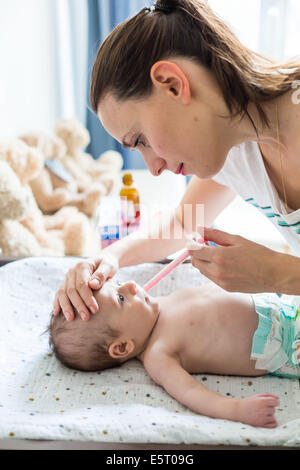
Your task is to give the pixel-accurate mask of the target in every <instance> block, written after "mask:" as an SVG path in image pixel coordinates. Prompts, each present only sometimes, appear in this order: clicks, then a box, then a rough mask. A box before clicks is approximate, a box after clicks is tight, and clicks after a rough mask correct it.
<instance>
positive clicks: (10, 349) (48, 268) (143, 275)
mask: <svg viewBox="0 0 300 470" xmlns="http://www.w3.org/2000/svg"><path fill="white" fill-rule="evenodd" d="M76 261H77V260H76V259H74V258H73V259H64V258H30V259H26V260H21V261H17V262H15V263H12V264H9V265H6V266H5V267H3V268H1V269H0V292H1V309H0V325H1V326H0V328H1V332H0V438H2V439H7V438H11V439H46V440H74V441H96V442H103V443H112V442H115V443H162V444H182V443H184V444H203V445H218V444H225V445H243V446H244V445H260V446H275V445H276V446H280V445H285V446H300V404H299V402H300V393H299V382H298V380H296V379H293V380H292V379H281V378H277V377H259V378H245V377H243V378H239V377H223V376H206V375H205V376H203V375H196V376H195V377H196V378H197V379H198V380H199V381H204V382H205V385H206V386H208V387H210V388H211V389H213V390H216V391H219V392H221V393H223V394H225V395H226V394H230V395H231V396H236V397H243V396H245V397H246V396H249V395H252V394H254V393H263V392H269V393H274V394H277V395H279V397H280V406H279V408H278V409H277V412H276V416H277V419H278V422H279V426H278V427H277V428H276V429H272V430H270V429H262V428H254V427H251V426H247V425H244V424H240V423H234V422H230V421H226V420H217V419H211V418H207V417H205V416H201V415H197V414H196V413H194V412H192V411H190V410H189V409H187V408H186V407H184V406H182V405H181V404H180V403H178V402H177V401H176V400H174V399H173V398H172V397H171V396H169V395H168V394H167V393H166V392H165V391H164V390H163V389H162V388H161V387H159V386H158V385H156V384H155V383H154V382H153V381H152V380H151V379H150V378H149V376H148V375H147V373H146V372H145V370H144V368H143V366H142V364H141V363H140V362H139V361H137V360H132V361H129V362H127V363H125V364H124V365H123V366H122V367H120V368H116V369H111V370H105V371H103V372H98V373H97V372H96V373H84V372H76V371H73V370H70V369H67V368H65V367H64V366H62V365H60V364H59V363H58V361H57V360H56V359H55V357H52V355H51V354H49V348H48V337H47V335H45V334H44V335H43V334H42V333H43V332H44V330H45V329H46V327H47V325H48V322H49V319H50V311H51V308H52V301H53V297H54V293H55V292H56V290H57V288H58V286H59V285H60V283H61V281H62V280H63V278H64V275H65V272H66V271H67V270H68V269H69V268H70V267H71V266H73V265H74V264H75V263H76ZM160 269H161V265H158V264H152V263H151V264H143V265H140V266H137V267H129V268H122V269H121V270H120V271H119V273H118V275H117V276H116V277H117V278H118V279H120V280H126V279H134V280H135V281H137V282H138V283H140V284H141V285H143V283H145V282H146V281H147V280H149V279H150V278H151V277H152V276H153V275H154V274H155V273H157V272H158V271H159V270H160ZM201 282H205V279H204V278H203V277H202V276H201V275H200V274H199V271H197V270H196V269H195V268H193V266H192V265H191V264H184V265H181V266H179V267H178V268H176V270H175V271H174V272H173V273H171V274H170V275H169V276H168V277H166V278H165V279H164V280H163V281H162V282H161V283H160V284H159V285H157V286H156V287H155V288H154V289H153V291H152V294H153V295H160V294H168V293H169V292H171V291H174V290H176V289H180V288H183V287H190V286H192V285H197V284H199V283H201Z"/></svg>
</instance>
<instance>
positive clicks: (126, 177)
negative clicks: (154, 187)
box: [123, 173, 133, 186]
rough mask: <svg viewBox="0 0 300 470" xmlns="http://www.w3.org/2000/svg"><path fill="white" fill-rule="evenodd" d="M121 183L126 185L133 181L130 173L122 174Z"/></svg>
mask: <svg viewBox="0 0 300 470" xmlns="http://www.w3.org/2000/svg"><path fill="white" fill-rule="evenodd" d="M123 183H124V184H126V186H130V185H131V184H132V183H133V179H132V175H131V174H130V173H126V175H124V176H123Z"/></svg>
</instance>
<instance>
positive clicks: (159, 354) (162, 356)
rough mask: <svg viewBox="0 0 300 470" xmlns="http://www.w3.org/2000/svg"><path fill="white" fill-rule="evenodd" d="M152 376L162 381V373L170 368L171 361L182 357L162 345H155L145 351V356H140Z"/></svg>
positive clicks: (158, 381) (157, 380)
mask: <svg viewBox="0 0 300 470" xmlns="http://www.w3.org/2000/svg"><path fill="white" fill-rule="evenodd" d="M140 359H141V361H142V363H143V365H144V367H145V369H146V371H147V372H148V374H149V375H150V377H151V378H152V379H153V380H154V381H155V382H157V383H160V382H161V375H162V374H165V373H166V372H167V370H168V365H169V364H170V362H172V361H174V359H175V360H176V361H178V363H180V359H179V356H178V354H177V353H174V352H173V351H171V350H168V349H166V348H165V347H163V346H162V345H156V346H155V345H154V346H152V347H149V348H147V349H146V350H145V351H144V355H143V358H140Z"/></svg>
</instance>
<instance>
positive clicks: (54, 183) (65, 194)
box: [20, 132, 107, 217]
mask: <svg viewBox="0 0 300 470" xmlns="http://www.w3.org/2000/svg"><path fill="white" fill-rule="evenodd" d="M20 138H21V140H22V141H23V142H25V143H26V144H27V145H29V146H30V147H31V148H35V149H38V150H39V151H40V152H41V154H42V155H43V159H44V162H43V166H42V168H41V171H40V173H39V174H38V175H37V176H36V178H34V179H33V180H31V181H30V186H31V188H32V191H33V194H34V196H35V199H36V201H37V203H38V206H39V207H40V209H41V210H42V211H43V213H44V214H53V213H55V212H57V211H58V210H60V209H62V208H63V207H66V206H71V207H75V208H77V209H78V210H79V211H80V212H82V213H83V214H85V215H86V216H88V217H92V216H94V214H95V213H96V211H97V208H98V207H99V202H100V199H101V198H102V196H104V195H105V194H106V192H107V191H106V188H105V186H104V185H102V184H101V183H92V184H91V181H90V179H88V178H86V179H85V178H84V175H82V178H81V180H80V181H76V180H75V178H74V177H73V175H72V174H71V173H70V171H69V170H68V169H67V168H66V167H65V165H64V163H63V159H64V156H65V153H66V147H65V145H64V143H63V141H62V140H61V139H59V138H58V137H56V136H50V135H48V134H46V133H43V132H32V133H28V134H26V135H23V136H21V137H20Z"/></svg>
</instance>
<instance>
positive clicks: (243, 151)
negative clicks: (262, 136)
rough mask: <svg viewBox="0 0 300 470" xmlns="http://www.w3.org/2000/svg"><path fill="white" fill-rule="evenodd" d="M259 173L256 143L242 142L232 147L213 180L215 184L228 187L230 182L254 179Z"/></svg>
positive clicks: (258, 155)
mask: <svg viewBox="0 0 300 470" xmlns="http://www.w3.org/2000/svg"><path fill="white" fill-rule="evenodd" d="M260 173H261V154H260V151H259V147H258V144H257V142H254V141H252V142H244V143H242V144H240V145H237V146H235V147H232V149H231V150H230V151H229V153H228V155H227V158H226V161H225V164H224V166H223V168H222V170H221V171H220V172H219V173H218V174H217V175H216V176H215V177H214V178H213V180H215V181H216V182H217V183H220V184H225V185H229V182H230V181H233V180H238V181H241V180H243V179H244V178H245V177H247V179H249V178H251V175H252V176H253V177H254V178H257V176H258V175H259V174H260Z"/></svg>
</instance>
